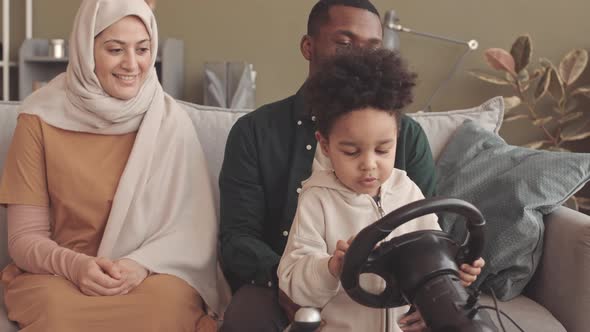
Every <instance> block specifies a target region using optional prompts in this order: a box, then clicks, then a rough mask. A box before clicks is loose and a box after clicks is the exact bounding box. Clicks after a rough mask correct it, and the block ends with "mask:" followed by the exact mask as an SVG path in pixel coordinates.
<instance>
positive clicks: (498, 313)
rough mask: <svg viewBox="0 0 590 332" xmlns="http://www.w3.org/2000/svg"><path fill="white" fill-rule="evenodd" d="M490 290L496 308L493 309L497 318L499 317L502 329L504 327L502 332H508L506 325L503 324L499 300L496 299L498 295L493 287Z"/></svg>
mask: <svg viewBox="0 0 590 332" xmlns="http://www.w3.org/2000/svg"><path fill="white" fill-rule="evenodd" d="M488 290H489V291H490V293H492V300H494V307H495V308H492V309H495V310H496V316H498V322H499V323H500V327H502V331H504V332H506V328H505V327H504V323H502V317H501V316H500V309H499V308H498V300H497V299H496V293H494V290H493V289H492V287H488Z"/></svg>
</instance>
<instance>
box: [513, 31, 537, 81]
mask: <svg viewBox="0 0 590 332" xmlns="http://www.w3.org/2000/svg"><path fill="white" fill-rule="evenodd" d="M532 49H533V47H532V45H531V37H530V36H528V35H524V36H520V37H518V38H517V39H516V41H514V44H512V48H511V49H510V55H512V58H513V59H514V71H515V72H517V73H520V71H521V70H523V69H525V68H526V67H527V66H528V65H529V63H530V62H531V56H532V55H533V52H532Z"/></svg>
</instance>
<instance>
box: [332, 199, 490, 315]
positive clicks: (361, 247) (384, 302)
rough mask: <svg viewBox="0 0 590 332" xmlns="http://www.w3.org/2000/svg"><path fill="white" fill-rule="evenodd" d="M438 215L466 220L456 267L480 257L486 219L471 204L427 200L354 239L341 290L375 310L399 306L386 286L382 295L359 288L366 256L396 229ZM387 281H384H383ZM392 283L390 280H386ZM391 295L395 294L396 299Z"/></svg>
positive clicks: (384, 219) (369, 228)
mask: <svg viewBox="0 0 590 332" xmlns="http://www.w3.org/2000/svg"><path fill="white" fill-rule="evenodd" d="M438 212H451V213H456V214H459V215H461V216H463V217H465V219H466V221H467V230H468V231H469V232H468V237H467V240H466V241H465V243H463V244H462V245H461V250H459V252H458V254H457V257H454V259H455V261H456V262H457V264H458V265H460V264H463V263H467V262H468V263H471V262H473V261H474V260H476V259H477V258H478V257H480V256H481V253H482V251H483V245H484V236H485V234H484V226H485V219H484V218H483V215H482V214H481V212H480V211H479V210H478V209H477V208H476V207H475V206H473V205H472V204H470V203H468V202H465V201H463V200H460V199H455V198H440V197H437V198H428V199H423V200H420V201H416V202H413V203H410V204H408V205H406V206H403V207H401V208H399V209H397V210H395V211H392V212H390V213H389V214H387V215H386V216H385V217H383V218H381V219H380V220H378V221H376V222H375V223H373V224H371V225H369V226H367V227H366V228H364V229H363V230H362V231H360V232H359V234H358V235H357V236H356V237H355V239H354V241H353V242H352V243H351V244H350V247H349V248H348V250H347V253H346V255H345V257H344V265H343V269H342V274H341V277H340V280H341V283H342V286H343V288H344V289H345V290H346V292H347V293H348V295H349V296H350V297H351V298H352V299H353V300H355V301H357V302H359V303H363V304H365V305H367V306H370V307H374V308H382V307H392V306H397V305H401V304H403V303H400V302H402V300H401V293H400V291H399V290H394V289H391V287H390V286H393V285H389V283H388V285H387V288H386V290H385V291H384V292H383V293H382V294H381V295H374V294H370V293H368V292H366V291H365V290H364V289H362V287H360V285H359V276H360V274H361V273H362V272H364V271H363V270H364V268H365V267H366V266H367V260H368V258H369V255H370V254H371V253H372V252H373V251H374V248H375V245H376V244H377V243H378V242H379V241H381V240H383V239H384V238H386V237H387V236H388V235H389V234H390V233H391V232H393V231H394V230H395V229H396V228H397V227H399V226H401V225H403V224H405V223H406V222H408V221H411V220H413V219H415V218H418V217H421V216H424V215H427V214H430V213H438ZM386 279H387V278H386ZM389 281H393V280H391V279H390V280H389ZM392 294H398V295H397V297H396V298H393V299H391V298H387V297H391V296H392Z"/></svg>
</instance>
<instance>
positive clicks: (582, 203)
mask: <svg viewBox="0 0 590 332" xmlns="http://www.w3.org/2000/svg"><path fill="white" fill-rule="evenodd" d="M576 203H578V207H579V208H581V209H584V210H590V198H588V197H578V196H576Z"/></svg>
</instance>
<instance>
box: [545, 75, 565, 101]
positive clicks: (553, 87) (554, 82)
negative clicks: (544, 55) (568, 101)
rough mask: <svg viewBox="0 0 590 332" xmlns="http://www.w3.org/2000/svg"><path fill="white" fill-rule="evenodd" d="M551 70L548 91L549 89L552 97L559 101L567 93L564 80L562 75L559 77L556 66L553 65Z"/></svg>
mask: <svg viewBox="0 0 590 332" xmlns="http://www.w3.org/2000/svg"><path fill="white" fill-rule="evenodd" d="M549 71H550V72H551V78H550V79H549V87H548V89H547V91H549V94H550V95H551V97H553V99H555V100H557V101H558V102H561V100H562V99H563V96H564V94H565V89H564V87H563V81H562V80H561V77H559V74H558V73H557V70H556V69H555V67H551V68H550V69H549Z"/></svg>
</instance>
